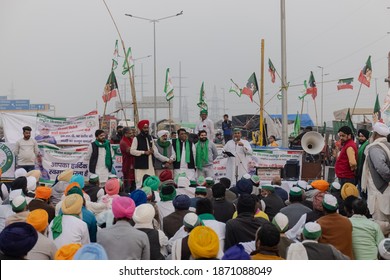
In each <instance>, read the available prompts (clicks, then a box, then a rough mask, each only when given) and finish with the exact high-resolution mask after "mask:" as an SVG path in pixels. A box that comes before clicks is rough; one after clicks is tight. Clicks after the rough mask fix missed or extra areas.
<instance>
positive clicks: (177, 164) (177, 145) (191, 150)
mask: <svg viewBox="0 0 390 280" xmlns="http://www.w3.org/2000/svg"><path fill="white" fill-rule="evenodd" d="M177 134H178V137H179V138H178V139H172V146H173V149H174V150H175V153H176V160H175V161H174V162H173V169H174V176H176V175H177V174H180V173H183V172H184V173H186V177H187V178H188V179H189V180H195V157H196V149H195V145H194V144H193V143H192V142H191V141H190V140H188V135H187V131H186V130H185V129H184V128H180V129H179V130H178V131H177Z"/></svg>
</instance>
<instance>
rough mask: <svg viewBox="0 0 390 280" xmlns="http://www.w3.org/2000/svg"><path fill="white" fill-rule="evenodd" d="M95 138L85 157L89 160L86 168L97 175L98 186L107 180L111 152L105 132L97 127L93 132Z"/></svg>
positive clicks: (110, 165) (110, 166) (110, 163)
mask: <svg viewBox="0 0 390 280" xmlns="http://www.w3.org/2000/svg"><path fill="white" fill-rule="evenodd" d="M95 137H96V140H95V141H94V142H92V143H91V145H89V147H88V152H87V155H86V157H85V159H86V160H88V161H89V165H88V170H89V172H90V173H92V174H96V175H98V176H99V181H100V187H104V184H105V183H106V181H107V180H108V174H109V173H110V172H111V169H112V152H111V145H110V141H108V140H107V139H106V133H105V132H104V131H103V130H101V129H98V130H96V132H95Z"/></svg>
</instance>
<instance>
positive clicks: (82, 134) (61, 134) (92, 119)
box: [35, 111, 99, 145]
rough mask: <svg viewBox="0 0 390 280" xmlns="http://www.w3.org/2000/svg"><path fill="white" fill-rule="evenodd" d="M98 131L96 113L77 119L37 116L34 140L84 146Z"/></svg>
mask: <svg viewBox="0 0 390 280" xmlns="http://www.w3.org/2000/svg"><path fill="white" fill-rule="evenodd" d="M97 129H99V116H98V113H97V111H92V112H89V113H88V114H85V115H82V116H77V117H63V118H61V117H50V116H47V115H44V114H37V125H36V130H37V132H36V136H35V140H37V141H38V143H40V142H45V143H49V144H54V145H86V144H88V143H91V142H92V141H93V140H94V139H95V131H96V130H97Z"/></svg>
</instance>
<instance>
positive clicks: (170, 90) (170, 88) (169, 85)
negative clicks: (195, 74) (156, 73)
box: [164, 68, 174, 101]
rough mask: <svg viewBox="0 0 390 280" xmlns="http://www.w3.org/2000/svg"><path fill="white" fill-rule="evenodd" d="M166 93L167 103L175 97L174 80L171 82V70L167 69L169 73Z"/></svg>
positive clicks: (167, 74) (165, 88) (166, 75)
mask: <svg viewBox="0 0 390 280" xmlns="http://www.w3.org/2000/svg"><path fill="white" fill-rule="evenodd" d="M164 92H165V99H166V100H167V101H169V100H171V99H172V98H173V97H174V95H173V84H172V80H171V75H170V74H169V68H167V71H166V73H165V86H164Z"/></svg>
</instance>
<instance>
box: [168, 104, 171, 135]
mask: <svg viewBox="0 0 390 280" xmlns="http://www.w3.org/2000/svg"><path fill="white" fill-rule="evenodd" d="M168 118H169V135H171V133H172V110H171V100H169V101H168Z"/></svg>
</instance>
